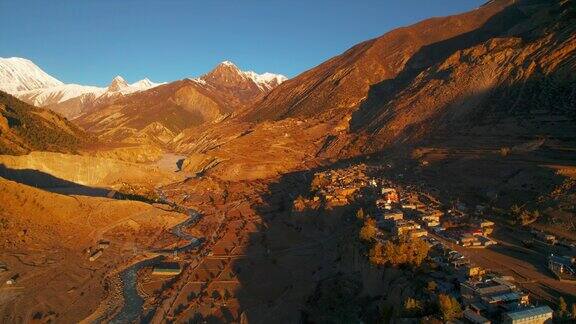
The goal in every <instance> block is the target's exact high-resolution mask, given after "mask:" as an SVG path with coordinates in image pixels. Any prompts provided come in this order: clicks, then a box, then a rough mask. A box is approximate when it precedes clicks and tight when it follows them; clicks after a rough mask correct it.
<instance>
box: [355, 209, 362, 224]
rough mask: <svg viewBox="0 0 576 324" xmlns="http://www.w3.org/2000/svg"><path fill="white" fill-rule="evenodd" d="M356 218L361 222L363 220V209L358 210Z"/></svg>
mask: <svg viewBox="0 0 576 324" xmlns="http://www.w3.org/2000/svg"><path fill="white" fill-rule="evenodd" d="M356 218H357V219H359V220H361V221H363V220H364V209H362V208H360V209H358V211H357V212H356Z"/></svg>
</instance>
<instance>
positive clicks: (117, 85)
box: [108, 75, 129, 92]
mask: <svg viewBox="0 0 576 324" xmlns="http://www.w3.org/2000/svg"><path fill="white" fill-rule="evenodd" d="M128 87H129V85H128V82H126V80H124V78H123V77H121V76H119V75H117V76H116V77H114V79H112V82H110V85H109V86H108V91H111V92H118V91H120V90H122V89H125V88H128Z"/></svg>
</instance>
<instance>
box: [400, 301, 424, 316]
mask: <svg viewBox="0 0 576 324" xmlns="http://www.w3.org/2000/svg"><path fill="white" fill-rule="evenodd" d="M421 312H422V302H421V301H419V300H417V299H415V298H412V297H408V298H407V299H406V301H405V302H404V314H405V315H406V316H408V317H417V316H418V315H420V313H421Z"/></svg>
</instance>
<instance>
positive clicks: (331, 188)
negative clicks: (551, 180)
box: [310, 165, 576, 324]
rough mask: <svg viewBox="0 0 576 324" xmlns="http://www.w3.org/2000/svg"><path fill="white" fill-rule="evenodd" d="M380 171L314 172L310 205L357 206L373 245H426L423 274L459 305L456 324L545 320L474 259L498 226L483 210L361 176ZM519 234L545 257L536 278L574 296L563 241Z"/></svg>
mask: <svg viewBox="0 0 576 324" xmlns="http://www.w3.org/2000/svg"><path fill="white" fill-rule="evenodd" d="M381 168H382V167H376V168H375V169H374V168H372V169H370V167H367V166H365V165H360V166H353V167H349V168H343V169H337V170H329V171H324V172H321V173H318V174H316V175H315V180H314V181H313V186H312V187H313V188H312V189H313V190H314V195H313V197H312V198H311V202H310V203H323V204H324V206H325V207H326V208H335V207H337V206H342V205H345V204H352V203H354V204H356V205H358V206H359V208H360V209H361V214H362V215H369V216H368V217H367V218H365V219H366V220H368V221H367V222H368V223H372V224H376V227H375V228H376V229H375V231H376V232H375V234H374V238H375V241H376V242H380V243H384V242H386V241H398V240H422V241H424V242H426V244H427V245H428V247H429V252H428V257H427V260H428V262H430V263H431V264H433V267H434V268H435V269H436V270H434V271H432V272H430V273H428V274H427V275H428V276H429V277H430V280H431V281H433V282H434V286H435V287H437V289H438V291H439V292H442V293H446V294H448V295H451V296H454V297H455V298H456V299H457V300H458V301H459V303H460V304H461V306H462V317H461V319H463V320H464V321H465V322H468V323H478V324H486V323H500V322H502V323H549V322H551V321H552V319H553V317H554V316H555V314H556V312H554V311H553V309H552V308H551V307H550V306H549V305H547V304H546V303H545V302H544V300H542V299H541V298H535V299H532V298H531V297H532V296H534V295H533V294H531V293H530V292H529V291H527V290H525V289H523V288H522V284H519V283H518V282H517V278H515V276H513V275H509V274H502V273H499V272H498V271H496V270H494V269H491V267H490V265H491V262H490V260H486V259H484V258H477V257H475V255H476V254H481V253H482V252H481V251H482V250H486V251H490V253H493V252H492V250H491V248H492V247H494V246H497V245H498V244H499V241H498V240H496V239H494V238H492V237H491V235H492V234H493V233H494V231H495V230H496V229H497V228H498V225H497V224H495V222H494V221H492V220H490V219H489V214H490V209H489V207H488V206H485V205H476V206H474V207H473V208H471V207H469V206H467V205H466V204H465V203H464V202H461V201H458V200H456V201H454V202H453V203H452V204H451V205H449V206H445V205H443V204H442V203H440V202H439V201H438V200H437V199H435V198H434V197H432V196H431V195H430V194H428V193H426V192H422V191H420V190H418V189H417V188H416V187H415V186H405V187H401V186H399V185H395V184H394V183H392V182H391V181H389V180H387V179H385V178H383V177H378V176H368V173H372V174H378V173H379V172H378V171H379V170H380V169H381ZM374 171H376V172H374ZM365 224H366V221H365ZM365 226H366V225H365ZM501 230H504V229H501ZM508 230H510V229H508ZM520 232H521V233H520V234H516V235H523V237H526V238H525V239H523V240H521V242H522V245H523V246H524V247H525V248H532V247H534V245H538V246H539V247H540V248H541V249H543V250H544V251H545V253H547V263H546V262H541V263H543V264H539V265H535V266H536V267H537V268H544V267H545V269H546V270H547V271H548V273H546V274H544V275H543V276H545V277H552V278H553V279H546V280H547V281H551V280H554V281H555V282H556V283H557V284H559V285H560V286H564V287H568V286H570V288H569V289H568V290H566V291H568V292H573V291H574V281H573V280H574V279H575V278H576V277H575V276H574V275H575V272H574V269H575V268H576V267H575V263H574V262H575V258H574V254H575V253H574V252H575V251H574V249H573V247H574V244H573V243H572V242H569V241H568V240H565V239H564V240H562V242H563V243H564V244H557V243H558V242H559V241H558V240H557V238H556V237H555V236H554V235H551V234H548V233H545V232H542V231H537V230H528V229H520ZM551 251H553V252H561V253H563V255H555V254H552V253H551ZM476 261H478V262H481V263H482V264H479V263H477V262H476ZM486 261H488V262H486ZM522 279H526V278H522ZM533 281H534V280H533ZM570 281H571V282H570ZM555 286H558V285H555ZM562 301H563V299H562ZM550 305H553V304H550Z"/></svg>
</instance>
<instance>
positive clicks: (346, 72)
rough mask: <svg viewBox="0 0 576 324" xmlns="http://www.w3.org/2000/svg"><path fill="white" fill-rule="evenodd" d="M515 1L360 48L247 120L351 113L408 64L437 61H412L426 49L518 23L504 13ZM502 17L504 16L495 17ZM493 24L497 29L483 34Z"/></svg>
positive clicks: (285, 89)
mask: <svg viewBox="0 0 576 324" xmlns="http://www.w3.org/2000/svg"><path fill="white" fill-rule="evenodd" d="M511 2H512V1H505V0H502V1H493V2H491V3H490V4H488V5H485V6H483V7H481V8H479V9H476V10H473V11H470V12H468V13H464V14H461V15H456V16H449V17H442V18H432V19H428V20H425V21H422V22H420V23H417V24H415V25H412V26H409V27H405V28H399V29H396V30H393V31H391V32H389V33H386V34H384V35H383V36H381V37H379V38H376V39H372V40H369V41H366V42H363V43H361V44H358V45H356V46H354V47H353V48H351V49H349V50H348V51H346V52H345V53H343V54H342V55H339V56H336V57H334V58H332V59H330V60H328V61H327V62H325V63H323V64H321V65H319V66H317V67H315V68H313V69H311V70H309V71H307V72H304V73H302V74H301V75H299V76H297V77H295V78H293V79H291V80H288V81H287V82H284V83H283V84H281V85H280V86H278V87H277V88H276V89H275V90H273V91H272V92H271V93H270V94H268V95H267V96H266V98H265V99H264V100H263V101H262V102H260V103H258V104H257V105H256V106H255V108H254V109H253V110H252V111H251V112H250V113H248V114H247V115H246V117H245V119H246V120H249V121H258V120H264V119H274V120H278V119H282V118H286V117H310V116H317V115H319V114H321V113H323V112H325V111H328V110H335V109H336V110H343V111H342V112H349V111H350V109H352V108H354V107H356V106H357V105H358V103H359V102H360V101H361V100H362V99H364V98H365V97H366V94H367V92H368V90H369V88H370V86H371V85H373V84H376V83H378V82H381V81H383V80H388V79H392V78H395V77H396V76H397V75H398V73H400V72H401V71H402V70H403V69H404V67H405V66H406V64H411V65H413V66H418V67H422V66H426V65H429V64H431V62H430V61H431V60H434V57H430V56H421V57H417V58H414V57H413V55H414V54H415V53H417V52H418V51H420V50H421V49H422V48H423V47H425V46H427V45H430V44H434V43H438V42H441V41H445V40H448V39H453V38H454V37H457V36H460V37H461V38H460V40H459V42H458V43H450V44H448V43H447V45H446V46H444V47H443V48H442V50H441V51H439V52H435V53H433V54H434V55H445V53H448V52H450V51H453V50H454V49H455V48H458V46H462V45H463V44H465V43H467V42H468V43H470V42H472V41H474V40H476V39H478V38H482V39H488V38H489V37H490V36H491V35H492V34H493V33H497V32H499V30H500V27H499V25H501V24H510V23H513V21H515V20H517V19H518V12H516V11H514V10H509V11H505V12H503V9H504V8H505V7H506V6H507V5H508V4H509V3H511ZM497 13H501V14H500V15H499V16H498V17H497V18H495V17H496V16H495V15H496V14H497ZM494 20H496V21H494ZM489 21H490V23H489V24H490V26H492V28H490V29H488V28H487V29H485V30H479V28H481V27H482V26H483V25H486V24H487V23H488V22H489ZM471 31H477V32H474V33H470V32H471Z"/></svg>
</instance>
